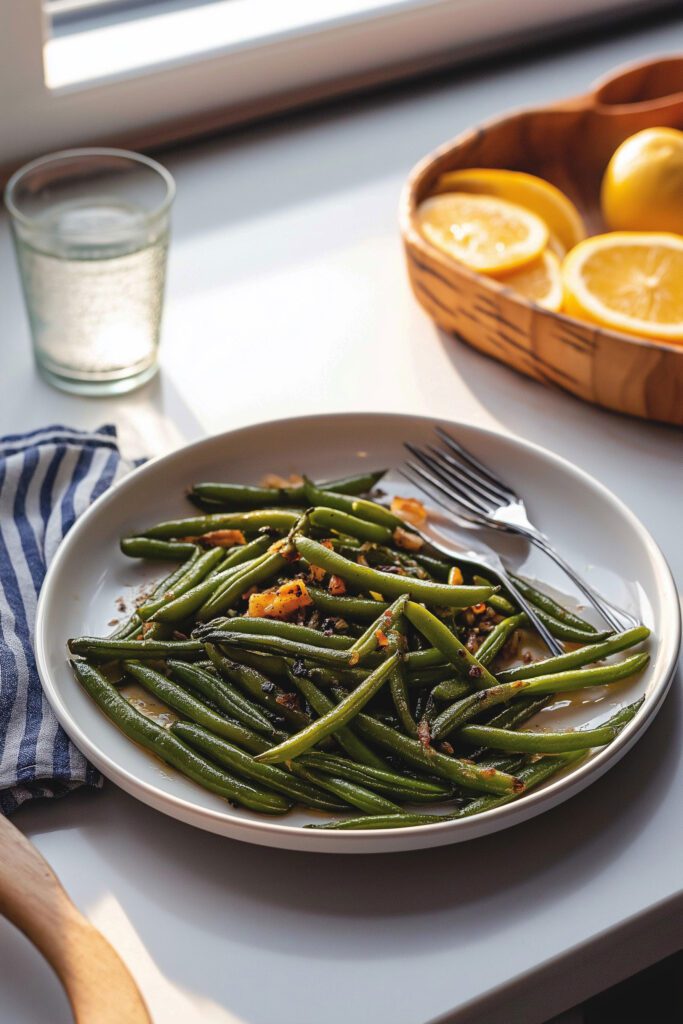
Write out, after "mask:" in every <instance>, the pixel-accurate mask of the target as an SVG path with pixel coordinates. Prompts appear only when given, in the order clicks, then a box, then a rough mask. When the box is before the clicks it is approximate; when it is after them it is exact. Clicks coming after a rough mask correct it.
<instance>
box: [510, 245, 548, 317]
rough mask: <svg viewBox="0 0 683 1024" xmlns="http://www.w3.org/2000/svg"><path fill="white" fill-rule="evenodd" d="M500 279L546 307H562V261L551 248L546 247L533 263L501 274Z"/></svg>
mask: <svg viewBox="0 0 683 1024" xmlns="http://www.w3.org/2000/svg"><path fill="white" fill-rule="evenodd" d="M498 280H499V281H500V283H501V284H504V285H506V286H507V287H508V288H514V290H515V291H516V292H519V293H520V294H521V295H524V296H525V297H526V298H527V299H530V300H531V301H532V302H535V303H536V304H537V305H538V306H543V307H544V309H552V310H554V311H555V312H557V311H558V310H559V309H561V308H562V271H561V267H560V261H559V259H558V258H557V256H556V255H555V253H554V252H552V251H551V250H550V249H545V250H544V251H543V252H542V253H541V255H540V256H539V257H538V258H537V259H535V260H534V261H533V263H526V264H525V265H524V266H523V267H519V268H518V269H517V270H511V271H509V273H507V274H501V275H500V277H499V278H498Z"/></svg>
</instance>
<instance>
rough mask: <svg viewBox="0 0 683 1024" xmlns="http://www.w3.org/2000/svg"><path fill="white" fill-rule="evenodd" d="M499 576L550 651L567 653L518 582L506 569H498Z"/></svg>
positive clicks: (552, 652)
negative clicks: (518, 585) (527, 598)
mask: <svg viewBox="0 0 683 1024" xmlns="http://www.w3.org/2000/svg"><path fill="white" fill-rule="evenodd" d="M498 577H499V579H500V581H501V583H503V584H504V586H505V589H506V590H507V591H508V593H509V594H510V596H511V597H512V598H513V599H514V600H515V601H516V603H517V607H518V608H521V609H522V611H523V612H524V613H525V615H526V617H527V618H528V619H529V621H530V622H531V624H532V626H533V627H534V629H535V630H536V632H537V633H539V634H540V636H541V637H542V638H543V641H544V642H545V645H546V647H547V648H548V650H549V651H550V653H551V654H556V655H557V654H565V653H566V651H565V649H564V647H563V645H562V644H561V643H560V642H559V640H556V639H555V637H554V636H553V634H552V633H551V632H550V630H549V629H548V627H547V626H546V625H545V624H544V623H543V622H541V620H540V618H539V617H538V615H537V614H536V609H535V608H534V606H533V605H532V604H531V602H530V601H527V600H526V598H525V597H524V596H523V595H522V594H521V593H520V592H519V590H518V588H517V584H516V583H514V582H513V581H512V580H511V579H510V577H509V576H508V574H507V573H506V572H505V571H502V572H501V571H500V570H498Z"/></svg>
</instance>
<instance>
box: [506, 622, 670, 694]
mask: <svg viewBox="0 0 683 1024" xmlns="http://www.w3.org/2000/svg"><path fill="white" fill-rule="evenodd" d="M649 635H650V630H649V629H648V628H647V626H636V627H635V628H634V629H627V630H625V631H624V632H623V633H615V634H614V635H613V636H611V637H610V638H609V639H607V640H603V641H602V642H601V643H597V644H589V645H588V646H586V647H580V648H579V649H578V650H576V651H569V652H568V653H567V654H560V655H557V656H556V657H554V658H546V659H545V660H544V661H535V662H532V663H531V664H530V665H519V666H518V667H517V668H509V669H506V671H504V672H499V673H498V682H500V683H509V682H512V681H513V680H515V679H531V678H533V677H535V676H543V675H551V674H552V673H553V672H564V671H565V670H567V669H572V668H579V667H580V666H581V665H588V664H590V663H591V662H593V661H600V660H601V659H602V658H606V657H608V656H609V655H610V654H616V653H617V652H618V651H623V650H626V649H627V648H628V647H633V646H634V645H635V644H638V643H640V642H641V640H646V639H647V638H648V636H649Z"/></svg>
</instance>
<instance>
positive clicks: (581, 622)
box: [510, 573, 598, 633]
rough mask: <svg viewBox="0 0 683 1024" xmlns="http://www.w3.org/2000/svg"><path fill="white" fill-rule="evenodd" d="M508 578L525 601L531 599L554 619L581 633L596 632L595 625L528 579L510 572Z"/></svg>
mask: <svg viewBox="0 0 683 1024" xmlns="http://www.w3.org/2000/svg"><path fill="white" fill-rule="evenodd" d="M510 579H511V580H512V581H513V583H515V584H516V585H517V588H518V590H519V592H520V593H521V595H522V597H526V599H527V601H531V603H532V604H534V605H535V606H536V607H537V608H541V609H542V610H543V611H544V612H547V614H548V615H552V617H553V618H554V619H558V620H559V621H560V622H564V623H565V624H566V625H568V626H573V627H574V628H575V629H578V630H580V631H581V632H583V633H597V632H598V631H597V629H596V628H595V626H594V625H593V624H592V623H590V622H586V620H585V619H582V618H580V616H578V615H576V614H575V613H574V612H570V611H569V610H568V609H567V608H565V607H563V605H561V604H558V602H557V601H554V600H553V599H552V597H548V595H547V594H543V593H541V591H540V590H537V589H536V588H535V587H534V586H532V584H531V583H530V582H529V580H525V579H523V577H521V576H515V575H513V574H512V573H510Z"/></svg>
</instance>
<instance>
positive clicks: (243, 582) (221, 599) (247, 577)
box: [197, 551, 287, 622]
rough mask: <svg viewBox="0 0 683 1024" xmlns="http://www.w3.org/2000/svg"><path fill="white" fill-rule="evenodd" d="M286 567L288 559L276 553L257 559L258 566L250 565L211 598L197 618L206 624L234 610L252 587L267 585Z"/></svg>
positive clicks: (269, 553)
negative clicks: (230, 609) (229, 609)
mask: <svg viewBox="0 0 683 1024" xmlns="http://www.w3.org/2000/svg"><path fill="white" fill-rule="evenodd" d="M286 565H287V559H286V558H284V557H283V556H282V555H280V554H278V553H277V552H276V551H271V552H268V553H267V554H265V555H262V556H261V558H260V559H256V564H253V565H250V567H248V568H246V569H245V571H244V572H243V573H239V574H236V575H235V576H234V577H233V578H232V579H230V580H229V581H228V582H227V583H226V585H225V586H224V587H222V588H221V589H220V590H219V591H218V592H217V593H216V594H214V595H213V597H211V598H209V600H208V601H207V602H206V604H204V605H202V607H201V608H200V609H199V611H198V612H197V618H198V619H199V620H200V621H201V622H206V621H207V619H211V618H213V617H214V616H216V615H220V614H221V613H222V612H224V611H226V610H227V609H228V608H232V606H233V605H234V604H235V603H236V602H237V601H239V600H240V598H241V597H242V595H243V594H245V593H246V592H247V591H248V590H250V589H251V587H254V586H257V585H258V584H261V583H267V582H268V581H269V580H271V579H272V578H273V576H276V575H277V573H278V572H280V570H281V569H283V568H284V567H285V566H286Z"/></svg>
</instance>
